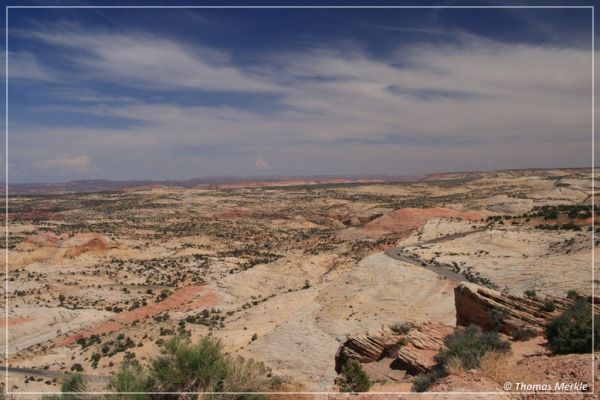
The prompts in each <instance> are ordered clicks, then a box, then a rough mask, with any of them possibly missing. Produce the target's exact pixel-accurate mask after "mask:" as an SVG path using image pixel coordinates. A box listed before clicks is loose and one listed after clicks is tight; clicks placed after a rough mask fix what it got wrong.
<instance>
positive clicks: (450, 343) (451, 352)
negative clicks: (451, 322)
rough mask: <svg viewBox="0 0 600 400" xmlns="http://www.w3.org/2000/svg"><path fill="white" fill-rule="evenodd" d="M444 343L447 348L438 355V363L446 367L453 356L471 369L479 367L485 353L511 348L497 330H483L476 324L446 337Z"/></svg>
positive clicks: (504, 350) (464, 366)
mask: <svg viewBox="0 0 600 400" xmlns="http://www.w3.org/2000/svg"><path fill="white" fill-rule="evenodd" d="M444 344H445V345H446V349H444V350H442V351H441V352H440V353H439V354H438V355H437V356H436V361H437V363H438V364H439V365H440V366H441V367H442V368H444V369H445V368H446V367H447V365H448V362H449V361H450V359H451V358H453V357H456V359H458V360H459V361H460V365H461V367H462V368H463V369H465V370H469V369H474V368H477V367H479V362H480V360H481V357H483V355H484V354H485V353H487V352H489V351H495V352H507V351H508V350H509V349H510V343H508V342H505V341H503V340H502V339H500V336H499V335H498V333H497V332H482V331H481V328H479V327H478V326H476V325H470V326H469V327H468V328H466V329H461V330H457V331H456V332H454V333H453V334H452V335H450V336H447V337H446V338H445V339H444Z"/></svg>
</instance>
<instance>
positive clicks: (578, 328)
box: [544, 299, 600, 354]
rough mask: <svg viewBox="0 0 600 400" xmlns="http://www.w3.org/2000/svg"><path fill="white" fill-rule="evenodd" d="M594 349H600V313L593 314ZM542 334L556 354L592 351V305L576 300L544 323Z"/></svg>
mask: <svg viewBox="0 0 600 400" xmlns="http://www.w3.org/2000/svg"><path fill="white" fill-rule="evenodd" d="M593 322H594V323H593V325H594V331H593V336H594V341H593V342H594V351H598V350H600V315H598V314H596V315H593ZM544 336H545V337H546V339H548V343H549V344H550V348H551V349H552V351H553V352H554V353H557V354H568V353H591V352H592V306H591V305H590V304H589V303H588V302H587V301H585V300H584V299H580V300H578V301H577V302H576V303H575V304H574V305H573V306H571V307H570V308H568V309H567V310H565V311H564V312H563V313H562V314H561V315H559V316H558V317H556V318H554V319H553V320H551V321H550V322H548V323H547V324H546V327H545V329H544Z"/></svg>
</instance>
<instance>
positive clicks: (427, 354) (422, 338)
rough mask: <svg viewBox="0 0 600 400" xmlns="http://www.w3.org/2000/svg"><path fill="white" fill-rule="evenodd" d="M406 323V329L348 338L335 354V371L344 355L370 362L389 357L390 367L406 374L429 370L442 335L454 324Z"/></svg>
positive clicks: (388, 330)
mask: <svg viewBox="0 0 600 400" xmlns="http://www.w3.org/2000/svg"><path fill="white" fill-rule="evenodd" d="M409 326H410V328H409V329H407V331H406V333H401V332H394V331H392V330H391V329H389V328H383V329H381V330H380V331H378V332H375V333H373V334H363V335H357V336H353V337H350V338H348V340H346V342H345V343H344V344H343V345H342V346H341V347H340V348H339V349H338V352H337V354H336V371H338V372H339V371H340V370H341V368H342V366H343V365H344V364H345V363H346V361H347V360H348V359H355V360H357V361H359V362H361V363H372V362H377V361H380V360H382V359H384V358H387V359H389V360H390V364H389V367H390V368H391V369H395V370H404V371H406V372H408V373H410V374H418V373H422V372H426V371H430V370H431V369H433V367H434V366H435V364H436V363H435V360H434V356H435V355H436V354H437V353H438V352H439V351H440V349H441V348H442V346H443V342H444V337H446V336H447V335H449V334H451V333H452V332H453V330H454V328H453V327H451V326H448V325H443V324H438V323H431V322H425V323H421V324H414V325H409Z"/></svg>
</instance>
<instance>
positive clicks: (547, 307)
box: [542, 300, 556, 312]
mask: <svg viewBox="0 0 600 400" xmlns="http://www.w3.org/2000/svg"><path fill="white" fill-rule="evenodd" d="M542 310H544V311H546V312H553V311H554V310H556V305H555V304H554V302H553V301H552V300H546V301H544V305H543V306H542Z"/></svg>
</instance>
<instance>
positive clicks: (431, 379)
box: [412, 369, 448, 392]
mask: <svg viewBox="0 0 600 400" xmlns="http://www.w3.org/2000/svg"><path fill="white" fill-rule="evenodd" d="M447 375H448V373H447V372H446V371H445V370H442V369H436V370H434V371H431V372H426V373H424V374H419V375H417V376H415V378H414V379H413V384H412V390H413V391H415V392H424V391H426V390H427V389H429V388H430V387H431V385H433V384H434V383H436V382H437V381H438V380H440V379H442V378H443V377H445V376H447Z"/></svg>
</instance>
